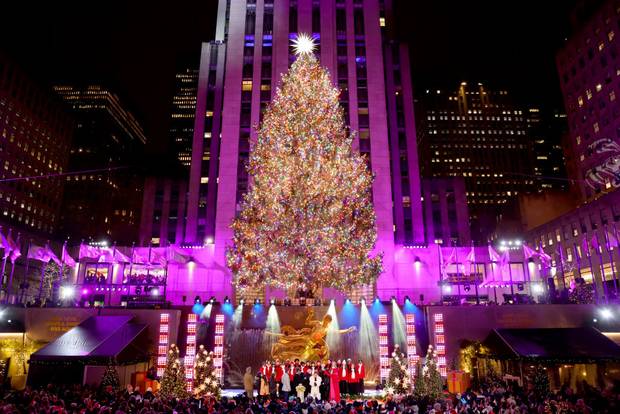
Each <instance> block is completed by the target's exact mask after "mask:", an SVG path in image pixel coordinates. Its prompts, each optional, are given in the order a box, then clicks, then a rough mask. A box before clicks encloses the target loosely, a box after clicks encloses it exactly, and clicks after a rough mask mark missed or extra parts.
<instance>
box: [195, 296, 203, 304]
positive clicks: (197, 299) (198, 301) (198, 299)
mask: <svg viewBox="0 0 620 414" xmlns="http://www.w3.org/2000/svg"><path fill="white" fill-rule="evenodd" d="M194 303H202V301H201V300H200V296H196V297H195V298H194Z"/></svg>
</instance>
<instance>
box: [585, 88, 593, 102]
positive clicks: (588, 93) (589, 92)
mask: <svg viewBox="0 0 620 414" xmlns="http://www.w3.org/2000/svg"><path fill="white" fill-rule="evenodd" d="M586 97H587V98H588V100H590V99H592V91H591V90H590V89H586Z"/></svg>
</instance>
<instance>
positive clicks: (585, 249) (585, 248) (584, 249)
mask: <svg viewBox="0 0 620 414" xmlns="http://www.w3.org/2000/svg"><path fill="white" fill-rule="evenodd" d="M581 255H582V257H583V256H584V255H585V256H588V257H589V256H590V243H588V238H587V237H586V236H584V237H583V239H582V240H581Z"/></svg>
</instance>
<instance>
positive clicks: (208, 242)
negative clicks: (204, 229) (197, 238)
mask: <svg viewBox="0 0 620 414" xmlns="http://www.w3.org/2000/svg"><path fill="white" fill-rule="evenodd" d="M205 242H206V243H207V244H213V237H207V238H206V240H205Z"/></svg>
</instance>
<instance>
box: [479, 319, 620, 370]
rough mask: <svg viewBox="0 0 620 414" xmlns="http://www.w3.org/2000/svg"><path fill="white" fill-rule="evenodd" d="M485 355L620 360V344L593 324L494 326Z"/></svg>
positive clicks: (548, 359)
mask: <svg viewBox="0 0 620 414" xmlns="http://www.w3.org/2000/svg"><path fill="white" fill-rule="evenodd" d="M483 345H484V346H485V347H486V348H488V350H489V352H488V353H487V354H485V355H484V356H485V357H489V358H495V359H518V360H532V361H540V362H557V363H587V362H599V361H620V346H618V345H616V344H615V343H614V342H613V341H612V340H610V339H609V338H607V337H606V336H605V335H603V334H602V333H601V332H600V331H598V330H596V329H595V328H592V327H580V328H546V329H494V330H493V331H491V333H490V334H489V336H488V337H487V338H486V339H485V341H484V343H483Z"/></svg>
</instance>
